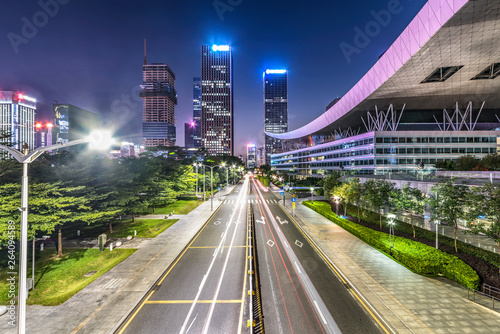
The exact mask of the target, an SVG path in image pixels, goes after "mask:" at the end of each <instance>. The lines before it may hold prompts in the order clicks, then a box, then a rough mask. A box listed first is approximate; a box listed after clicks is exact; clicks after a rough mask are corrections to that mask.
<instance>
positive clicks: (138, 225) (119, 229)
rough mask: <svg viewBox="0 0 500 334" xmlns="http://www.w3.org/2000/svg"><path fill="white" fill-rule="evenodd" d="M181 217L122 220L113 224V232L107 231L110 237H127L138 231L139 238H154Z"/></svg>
mask: <svg viewBox="0 0 500 334" xmlns="http://www.w3.org/2000/svg"><path fill="white" fill-rule="evenodd" d="M178 220H179V219H136V220H135V222H134V223H132V219H127V220H121V221H119V222H120V223H119V224H116V226H115V225H114V226H113V233H107V232H106V234H107V235H108V237H109V238H113V237H114V238H126V237H127V236H129V235H131V236H133V235H134V231H137V237H139V238H154V237H156V236H157V235H158V234H160V233H161V232H163V231H165V230H166V229H167V228H169V227H170V226H172V225H173V224H174V223H175V222H176V221H178Z"/></svg>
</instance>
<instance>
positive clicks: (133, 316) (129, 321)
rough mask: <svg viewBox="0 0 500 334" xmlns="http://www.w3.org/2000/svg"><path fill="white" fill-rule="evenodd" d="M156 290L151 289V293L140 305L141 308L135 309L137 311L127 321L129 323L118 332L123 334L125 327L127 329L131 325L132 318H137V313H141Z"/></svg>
mask: <svg viewBox="0 0 500 334" xmlns="http://www.w3.org/2000/svg"><path fill="white" fill-rule="evenodd" d="M153 293H154V291H151V293H150V294H149V296H148V297H147V298H146V300H145V301H144V302H143V303H142V304H141V306H139V308H138V309H137V311H135V313H134V314H133V315H132V316H131V317H130V319H129V320H128V321H127V323H126V324H125V326H123V328H122V330H121V331H120V332H119V333H118V334H121V333H123V331H124V330H125V329H127V327H128V325H130V323H131V322H132V320H133V319H134V318H135V316H136V315H137V313H139V311H140V310H141V309H142V307H143V306H144V304H145V303H146V302H147V301H148V299H149V298H150V297H151V295H153Z"/></svg>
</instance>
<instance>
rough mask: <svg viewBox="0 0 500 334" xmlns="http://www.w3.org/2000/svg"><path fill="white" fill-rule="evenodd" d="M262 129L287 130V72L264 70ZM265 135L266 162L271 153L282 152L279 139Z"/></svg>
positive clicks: (268, 161)
mask: <svg viewBox="0 0 500 334" xmlns="http://www.w3.org/2000/svg"><path fill="white" fill-rule="evenodd" d="M264 131H266V132H269V133H285V132H287V131H288V72H287V71H286V70H266V71H265V72H264ZM264 136H265V150H266V161H265V162H266V164H270V163H271V155H272V154H276V153H280V152H283V148H282V145H281V140H279V139H276V138H273V137H271V136H268V135H264Z"/></svg>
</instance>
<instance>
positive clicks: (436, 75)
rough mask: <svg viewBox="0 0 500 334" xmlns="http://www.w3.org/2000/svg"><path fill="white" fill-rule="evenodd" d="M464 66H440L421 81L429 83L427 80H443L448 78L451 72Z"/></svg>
mask: <svg viewBox="0 0 500 334" xmlns="http://www.w3.org/2000/svg"><path fill="white" fill-rule="evenodd" d="M462 67H464V66H463V65H460V66H448V67H440V68H437V69H435V70H434V72H432V73H431V74H430V75H429V76H428V77H427V78H425V79H424V80H423V81H422V82H421V83H429V82H444V81H446V80H448V79H449V78H450V77H451V76H452V75H453V74H455V73H457V72H458V71H460V69H461V68H462Z"/></svg>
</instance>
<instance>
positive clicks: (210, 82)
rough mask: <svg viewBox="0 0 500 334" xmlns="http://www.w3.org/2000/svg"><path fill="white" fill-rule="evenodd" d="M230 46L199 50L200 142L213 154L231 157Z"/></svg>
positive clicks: (231, 98)
mask: <svg viewBox="0 0 500 334" xmlns="http://www.w3.org/2000/svg"><path fill="white" fill-rule="evenodd" d="M232 72H233V71H232V57H231V47H230V46H229V45H213V46H208V45H203V46H202V47H201V141H202V143H201V144H202V146H204V147H205V148H206V149H207V152H208V154H212V155H225V154H227V155H234V141H233V135H234V131H233V80H232Z"/></svg>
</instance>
